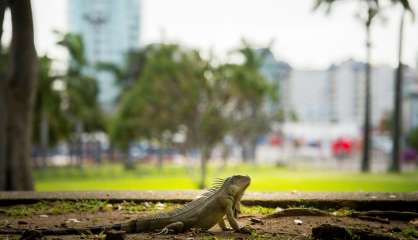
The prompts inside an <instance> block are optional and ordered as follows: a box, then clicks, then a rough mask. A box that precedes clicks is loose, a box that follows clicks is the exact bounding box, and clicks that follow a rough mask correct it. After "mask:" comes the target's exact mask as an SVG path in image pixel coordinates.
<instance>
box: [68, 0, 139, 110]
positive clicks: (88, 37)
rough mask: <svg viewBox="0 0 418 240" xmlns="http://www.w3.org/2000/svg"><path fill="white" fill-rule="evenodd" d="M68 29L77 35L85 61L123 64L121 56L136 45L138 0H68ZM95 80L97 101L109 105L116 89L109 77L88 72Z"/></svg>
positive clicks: (137, 35)
mask: <svg viewBox="0 0 418 240" xmlns="http://www.w3.org/2000/svg"><path fill="white" fill-rule="evenodd" d="M68 4H69V8H68V9H69V14H68V16H69V25H70V26H69V29H70V31H71V32H74V33H78V34H81V36H82V38H83V40H84V45H85V51H86V57H87V61H88V62H89V64H91V66H94V64H96V63H98V62H111V63H115V64H123V62H124V55H125V53H127V52H128V51H129V50H131V49H137V48H139V46H140V42H139V36H140V0H117V1H116V0H69V1H68ZM89 70H90V71H91V72H92V74H94V75H95V76H96V77H97V78H98V81H99V88H100V94H99V99H100V102H102V103H103V104H104V105H108V104H111V103H112V101H113V100H114V98H115V96H116V95H117V92H118V89H117V87H116V86H115V80H114V79H113V77H112V76H111V75H110V74H106V73H99V72H97V71H95V70H94V69H93V67H92V68H91V69H89Z"/></svg>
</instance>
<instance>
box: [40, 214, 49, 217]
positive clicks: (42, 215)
mask: <svg viewBox="0 0 418 240" xmlns="http://www.w3.org/2000/svg"><path fill="white" fill-rule="evenodd" d="M39 217H41V218H47V217H48V215H45V214H41V215H39Z"/></svg>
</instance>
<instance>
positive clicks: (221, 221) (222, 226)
mask: <svg viewBox="0 0 418 240" xmlns="http://www.w3.org/2000/svg"><path fill="white" fill-rule="evenodd" d="M218 225H219V227H221V229H222V230H223V231H229V230H232V229H231V228H229V227H227V226H226V224H225V221H224V219H223V218H221V220H219V221H218Z"/></svg>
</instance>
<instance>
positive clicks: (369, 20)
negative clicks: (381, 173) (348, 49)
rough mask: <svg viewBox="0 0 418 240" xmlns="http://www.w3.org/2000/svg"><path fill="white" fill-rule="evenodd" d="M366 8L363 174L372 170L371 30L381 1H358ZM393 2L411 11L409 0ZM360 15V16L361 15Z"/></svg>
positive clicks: (320, 1)
mask: <svg viewBox="0 0 418 240" xmlns="http://www.w3.org/2000/svg"><path fill="white" fill-rule="evenodd" d="M336 1H337V0H317V1H316V4H315V9H317V8H319V7H320V6H321V5H327V6H328V11H329V10H330V9H331V6H332V5H333V4H334V3H335V2H336ZM358 1H360V3H362V4H363V5H364V6H365V7H364V8H363V7H362V8H361V9H360V10H361V11H364V10H366V12H365V14H364V16H362V19H361V20H362V22H363V24H364V27H365V32H366V59H367V60H366V61H367V62H366V69H365V101H364V104H365V105H364V123H363V156H362V161H361V170H362V171H363V172H368V171H369V170H370V146H371V139H370V128H371V124H370V116H371V111H372V109H371V95H370V89H371V83H370V81H371V66H370V53H371V38H370V30H371V26H372V24H373V20H374V19H375V17H376V16H377V14H378V13H379V10H380V1H379V0H358ZM392 2H399V3H401V5H402V6H403V8H404V9H410V4H409V1H408V0H392ZM359 15H360V14H359Z"/></svg>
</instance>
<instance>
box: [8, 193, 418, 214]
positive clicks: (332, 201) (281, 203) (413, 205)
mask: <svg viewBox="0 0 418 240" xmlns="http://www.w3.org/2000/svg"><path fill="white" fill-rule="evenodd" d="M201 193H202V191H197V190H179V191H87V192H24V191H23V192H0V206H6V205H16V204H29V203H36V202H39V201H56V200H69V201H77V200H89V199H95V200H104V201H108V202H110V203H117V202H122V201H133V202H138V203H139V202H171V203H185V202H189V201H191V200H192V199H194V198H195V197H197V196H198V195H199V194H201ZM242 202H243V204H245V205H248V206H255V205H258V206H263V207H271V208H275V207H281V208H287V207H315V208H318V209H326V210H328V209H339V208H343V207H345V208H349V209H354V210H359V211H365V210H394V211H411V212H418V192H412V193H375V192H249V193H246V194H245V196H244V198H243V200H242Z"/></svg>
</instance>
